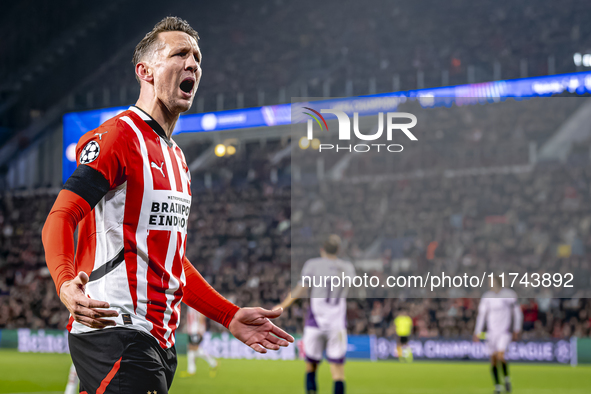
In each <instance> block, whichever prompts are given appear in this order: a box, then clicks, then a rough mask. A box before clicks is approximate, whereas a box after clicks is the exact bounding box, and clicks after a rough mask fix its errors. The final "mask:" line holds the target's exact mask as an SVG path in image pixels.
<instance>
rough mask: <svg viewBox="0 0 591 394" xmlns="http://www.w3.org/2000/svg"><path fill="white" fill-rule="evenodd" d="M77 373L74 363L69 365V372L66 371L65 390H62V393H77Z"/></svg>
mask: <svg viewBox="0 0 591 394" xmlns="http://www.w3.org/2000/svg"><path fill="white" fill-rule="evenodd" d="M78 383H80V381H79V380H78V374H77V373H76V367H75V366H74V364H72V366H71V367H70V372H69V373H68V384H67V385H66V390H64V394H76V393H78Z"/></svg>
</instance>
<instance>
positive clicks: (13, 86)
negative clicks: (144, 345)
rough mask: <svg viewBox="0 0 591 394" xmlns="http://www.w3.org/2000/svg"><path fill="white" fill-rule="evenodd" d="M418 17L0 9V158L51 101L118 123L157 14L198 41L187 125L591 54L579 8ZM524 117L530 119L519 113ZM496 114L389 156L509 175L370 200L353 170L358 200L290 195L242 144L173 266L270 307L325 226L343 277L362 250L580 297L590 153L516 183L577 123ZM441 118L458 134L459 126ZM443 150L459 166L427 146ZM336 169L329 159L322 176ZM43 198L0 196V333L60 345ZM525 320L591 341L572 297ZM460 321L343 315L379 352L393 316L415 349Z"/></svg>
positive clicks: (536, 332) (389, 7)
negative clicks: (505, 272)
mask: <svg viewBox="0 0 591 394" xmlns="http://www.w3.org/2000/svg"><path fill="white" fill-rule="evenodd" d="M427 3H428V5H425V4H423V5H422V6H420V7H418V6H417V3H416V2H415V3H413V2H402V1H400V2H391V1H377V0H376V1H372V4H371V7H369V6H368V5H367V3H364V2H359V1H353V0H346V1H339V2H329V1H326V2H317V1H311V0H305V1H299V2H289V1H286V0H275V1H251V2H248V3H246V2H238V1H235V2H232V3H222V2H208V3H206V4H200V5H199V6H195V4H194V2H190V1H188V0H183V1H175V2H156V3H151V5H152V7H138V6H137V5H138V3H137V2H135V1H132V0H124V1H120V2H110V3H108V5H105V3H101V2H90V3H89V2H86V3H82V2H77V1H73V0H54V1H53V2H47V3H44V2H34V1H32V0H27V1H20V2H12V3H10V4H6V5H3V11H4V12H3V15H2V16H0V20H1V21H2V23H0V32H1V33H2V37H3V39H2V40H0V74H1V75H5V76H6V78H5V79H4V82H1V83H0V102H2V105H0V143H1V142H4V141H5V140H7V139H8V138H9V137H10V136H11V135H12V134H13V131H14V130H17V129H23V128H25V127H27V126H28V125H29V124H30V123H31V122H34V121H35V120H36V119H39V118H42V117H43V116H44V114H46V113H48V112H49V111H50V110H51V109H52V108H54V106H55V105H57V104H59V103H62V104H63V105H62V107H60V111H61V112H60V111H57V112H59V113H62V112H63V111H65V110H82V109H89V108H99V107H106V106H114V105H129V104H130V103H131V102H132V101H133V99H134V98H135V97H136V95H137V88H138V87H137V83H136V82H135V79H134V74H133V67H132V65H131V64H130V57H131V55H130V54H131V53H132V51H133V47H134V46H135V44H136V43H137V42H138V41H139V39H140V38H141V37H138V36H137V34H138V32H145V31H147V30H148V29H149V28H150V27H151V26H152V25H153V24H154V23H155V22H156V21H157V20H159V19H160V16H161V15H164V14H177V15H179V16H181V17H183V18H185V19H187V20H189V22H191V23H192V24H193V26H194V27H195V28H196V30H197V31H198V32H199V34H200V36H201V43H200V45H201V49H202V51H203V59H204V60H203V70H204V76H203V79H202V82H201V86H200V88H199V91H198V93H197V102H196V104H195V105H194V106H193V109H192V110H191V111H193V112H195V111H210V110H216V109H222V108H226V109H227V108H237V107H241V106H253V105H261V104H275V103H279V102H288V101H289V98H290V97H298V96H344V95H353V94H367V93H379V92H386V91H393V90H398V89H414V88H417V87H421V86H424V87H429V86H441V85H446V84H459V83H466V82H479V81H490V80H494V79H499V78H504V79H507V78H517V77H521V76H533V75H544V74H547V73H560V72H572V71H576V67H575V66H574V64H573V60H572V59H573V58H572V55H573V53H574V52H577V51H581V50H585V49H587V48H590V47H591V41H590V40H591V24H589V23H588V22H587V20H586V19H584V18H585V16H586V13H585V12H582V11H585V7H586V6H587V2H586V1H580V0H569V1H561V2H556V1H550V0H541V1H537V2H536V3H535V4H534V3H527V4H521V3H517V2H512V1H492V0H486V1H479V2H476V3H469V2H468V3H467V2H460V1H457V0H452V1H446V2H440V1H434V0H433V1H428V2H427ZM341 8H343V9H347V12H346V13H345V12H339V10H340V9H341ZM132 14H133V15H134V17H133V18H130V17H129V15H132ZM154 18H156V19H154ZM22 26H26V28H22ZM343 32H346V33H345V34H343ZM114 48H115V49H114ZM5 54H10V56H8V55H5ZM368 76H371V78H370V77H368ZM240 94H242V96H240ZM222 95H223V96H222ZM240 97H242V98H240ZM60 105H61V104H60ZM496 105H499V106H503V105H505V104H496ZM527 106H533V107H534V108H533V110H534V111H536V114H539V115H541V116H539V117H536V118H532V117H531V116H527V114H526V115H524V113H525V112H527V108H529V107H527ZM506 107H507V108H506V111H505V112H504V116H502V117H499V116H498V113H497V112H494V111H492V110H491V107H489V106H480V107H477V108H474V107H473V108H471V109H470V110H465V109H462V108H456V109H454V110H456V111H458V112H457V113H453V112H451V111H450V109H434V110H432V111H433V112H432V114H435V115H433V116H432V117H431V119H433V120H432V121H431V120H429V119H428V120H427V122H426V123H421V124H420V125H419V126H418V128H419V129H418V132H419V133H420V131H421V130H420V128H421V127H424V129H425V130H428V131H429V133H425V134H424V135H423V136H422V138H423V140H424V141H425V143H424V144H422V145H421V149H422V151H421V152H418V154H416V155H407V156H404V157H403V158H402V159H401V160H402V161H401V162H400V163H399V165H398V167H397V168H398V169H399V171H400V172H410V171H413V170H416V169H422V170H428V169H438V168H446V169H450V168H452V169H462V168H473V167H478V166H497V165H507V164H515V165H522V166H523V168H522V170H520V171H517V172H512V173H508V174H498V173H488V174H480V175H470V176H453V177H445V176H442V175H441V174H440V173H439V174H434V175H433V176H425V177H411V176H409V177H401V178H398V179H395V180H391V181H388V182H372V180H371V179H365V178H367V177H365V174H367V173H369V172H372V171H374V170H376V169H379V168H383V167H384V166H383V163H380V162H379V161H378V162H376V161H374V160H372V158H371V157H370V156H371V155H368V157H367V158H366V159H364V161H360V162H358V163H355V164H354V165H351V166H349V167H348V169H347V171H346V173H345V178H348V179H349V180H353V179H356V180H357V181H358V182H359V183H352V182H349V183H348V182H336V181H335V182H332V183H327V184H326V185H328V186H329V187H327V186H326V185H325V187H322V186H321V185H312V186H311V188H310V189H308V190H307V191H306V192H301V193H300V191H299V190H292V188H291V186H290V180H289V177H290V176H291V175H292V169H293V167H292V166H291V161H290V160H289V158H288V159H285V160H283V161H281V162H280V163H274V164H273V165H272V164H271V163H270V160H269V158H270V157H271V156H273V155H274V154H275V153H277V152H278V151H279V150H281V149H284V148H285V147H286V146H287V145H286V144H287V141H281V140H269V141H267V142H266V143H265V144H258V143H256V144H251V145H244V146H242V147H241V148H240V149H239V150H238V153H237V154H236V155H235V156H231V157H225V158H221V159H218V161H217V162H216V165H215V167H216V170H215V171H213V170H211V169H210V170H211V171H213V172H214V174H213V176H214V177H213V178H214V179H213V185H212V186H211V187H210V186H207V185H206V184H205V183H206V182H203V181H202V179H203V174H194V178H193V179H194V180H193V206H192V210H191V216H190V224H189V239H188V242H187V257H188V258H189V260H191V261H192V262H193V263H194V264H195V266H196V267H197V268H198V269H199V270H200V272H201V273H202V274H203V275H204V276H205V277H206V279H207V280H208V281H209V282H210V283H211V284H212V285H213V286H214V287H215V288H216V289H217V290H219V291H220V292H221V293H222V294H224V295H226V296H228V297H229V298H230V299H232V301H234V302H236V303H237V304H239V305H243V306H250V305H253V306H255V305H256V306H259V305H260V306H265V307H272V306H274V305H275V304H277V303H278V302H279V301H280V300H281V299H282V298H283V297H284V296H285V295H286V293H287V291H288V290H289V287H290V261H291V258H292V257H293V256H295V258H296V259H297V260H298V262H299V263H301V262H303V261H304V260H305V259H307V258H310V257H312V256H315V255H316V253H317V248H318V245H319V240H318V238H317V237H316V236H315V235H318V234H323V233H326V232H329V231H333V230H332V229H334V228H336V229H338V232H339V234H340V235H341V236H342V238H343V239H344V240H345V242H346V249H345V255H346V257H347V258H349V259H351V260H352V261H354V262H357V261H361V260H365V259H367V258H368V256H366V255H365V251H366V250H368V249H370V247H371V246H372V245H377V249H376V250H377V254H376V255H373V256H370V258H372V259H374V260H375V259H378V260H380V261H381V267H380V269H378V270H376V272H375V274H376V275H388V274H401V273H402V274H405V272H409V271H410V270H411V268H412V269H424V268H425V267H428V266H430V265H433V266H438V267H445V270H446V271H447V272H455V271H457V272H459V270H462V272H464V271H470V270H473V271H476V270H480V271H482V269H483V268H484V267H486V266H488V265H491V264H492V265H495V266H497V267H502V266H512V267H515V266H519V267H521V268H524V269H525V268H538V267H543V268H544V269H546V270H548V271H551V270H552V271H553V272H555V271H560V272H567V271H568V272H574V273H575V280H576V281H580V282H578V283H577V285H578V286H579V288H584V287H586V288H589V286H590V282H589V281H590V280H591V273H590V269H591V267H590V264H591V263H590V262H591V205H590V203H589V193H590V192H591V170H589V168H588V164H589V161H588V160H589V155H588V152H589V141H586V142H584V143H582V144H581V146H580V147H581V148H582V151H583V152H584V157H583V158H584V160H583V161H582V163H570V164H573V165H569V166H564V165H556V164H549V165H537V166H533V165H530V160H529V159H530V158H529V156H528V150H529V144H530V143H531V142H535V143H537V144H542V143H543V142H545V141H546V140H547V138H548V137H549V136H550V135H551V134H552V133H553V132H554V131H556V128H557V127H558V126H559V124H558V123H556V121H557V120H561V119H564V118H566V117H567V115H568V114H570V113H572V112H573V111H574V110H575V108H576V105H575V103H574V101H570V102H569V101H568V100H560V101H553V102H551V103H550V102H549V101H544V102H539V101H538V102H534V101H533V100H532V102H531V103H528V102H524V103H523V106H522V107H514V106H511V105H506ZM526 107H527V108H526ZM524 108H525V109H524ZM57 112H56V113H57ZM458 118H459V119H462V121H463V122H464V123H465V124H466V125H467V127H465V128H461V129H460V128H457V127H456V126H457V124H458V123H457V120H456V119H458ZM56 119H57V120H56V122H59V117H56ZM532 119H534V120H535V121H534V122H532ZM460 130H461V131H464V132H463V133H461V132H459V131H460ZM500 141H506V143H507V145H506V146H505V145H502V144H500ZM19 144H20V145H19V146H20V147H24V146H26V145H27V144H28V142H27V141H25V140H19ZM445 144H448V145H445ZM451 145H454V146H455V147H456V149H454V150H451V149H443V148H442V147H445V146H451ZM436 147H437V149H436ZM509 147H511V148H510V149H509ZM205 148H206V147H203V146H198V145H195V146H192V147H188V148H187V149H185V154H187V157H189V156H191V157H193V158H194V157H196V156H197V155H199V154H201V153H202V152H203V151H204V149H205ZM331 160H333V161H331ZM335 160H336V159H331V158H330V157H327V162H326V163H325V165H326V168H330V167H331V166H332V165H333V164H334V163H335ZM390 164H391V163H390ZM580 164H582V165H583V166H587V168H585V167H583V166H579V165H580ZM312 165H313V168H314V169H315V168H316V163H315V162H313V163H312ZM388 168H392V167H391V166H388ZM301 170H302V171H303V172H305V171H306V168H302V169H301ZM373 173H376V172H375V171H374V172H373ZM364 177H365V178H364ZM360 185H364V186H367V187H361V186H360ZM57 192H58V191H56V190H48V189H37V190H34V191H18V192H14V193H10V192H5V193H3V194H2V195H1V196H0V328H19V327H28V328H64V327H65V324H66V322H67V317H68V313H67V311H66V309H65V308H64V307H63V305H62V304H61V302H60V301H59V299H58V297H57V295H56V292H55V289H54V285H53V282H52V280H51V277H50V275H49V272H48V270H47V269H46V268H45V262H44V256H43V248H42V245H41V229H42V226H43V223H44V220H45V218H46V216H47V214H48V212H49V210H50V208H51V205H52V204H53V201H54V200H55V198H56V196H57ZM292 193H293V194H294V196H292ZM341 196H342V197H341ZM294 197H295V199H294ZM292 201H293V202H294V203H293V204H292ZM355 203H361V205H365V206H371V207H372V208H373V209H374V211H375V210H376V207H377V213H376V212H374V214H373V216H372V215H371V214H369V215H365V214H364V213H363V211H362V210H351V209H350V207H351V206H352V205H353V204H355ZM345 212H350V214H348V215H345V214H344V213H345ZM315 217H318V218H320V217H323V218H328V219H329V220H317V219H315ZM302 223H306V224H311V225H310V226H309V228H305V226H303V225H302ZM294 229H297V231H292V230H294ZM292 236H293V238H292ZM586 296H587V297H589V295H586ZM523 302H524V304H523V305H522V308H523V310H524V315H525V320H524V329H525V330H526V332H525V334H524V335H525V336H526V337H528V338H543V337H555V338H564V337H568V336H570V335H577V336H590V335H591V302H590V299H589V298H585V296H584V295H581V294H580V293H577V292H574V293H572V294H568V297H566V298H561V299H558V298H552V295H551V294H547V293H544V292H541V293H540V294H539V296H537V297H534V298H531V299H529V300H527V301H525V300H524V301H523ZM305 307H306V302H305V301H304V302H302V303H300V304H297V305H295V306H294V307H293V308H291V309H290V310H289V311H288V313H287V314H286V316H284V317H282V318H281V319H282V321H281V322H280V324H281V325H282V326H283V327H284V328H286V329H287V330H289V331H290V332H301V330H302V326H303V319H304V316H305V314H304V310H305ZM476 308H477V300H476V299H471V298H456V299H412V298H404V297H401V298H395V299H388V298H379V299H360V300H349V301H348V319H349V321H348V326H349V329H350V332H351V333H354V334H361V333H369V334H376V335H386V336H390V335H393V330H392V320H393V318H394V316H395V315H396V314H397V313H398V311H400V310H405V311H407V312H408V313H409V314H410V315H411V316H412V317H413V320H414V323H415V335H417V336H423V337H425V336H445V337H456V336H470V335H471V333H472V331H473V326H474V322H475V316H476ZM211 328H212V329H213V330H216V329H219V327H217V326H212V327H211Z"/></svg>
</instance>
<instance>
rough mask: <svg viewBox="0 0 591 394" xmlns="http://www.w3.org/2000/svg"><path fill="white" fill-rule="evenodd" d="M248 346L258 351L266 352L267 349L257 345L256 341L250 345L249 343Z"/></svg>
mask: <svg viewBox="0 0 591 394" xmlns="http://www.w3.org/2000/svg"><path fill="white" fill-rule="evenodd" d="M250 347H251V348H252V349H253V350H254V351H255V352H258V353H267V349H265V348H264V347H262V346H261V345H259V344H258V343H253V344H252V345H250Z"/></svg>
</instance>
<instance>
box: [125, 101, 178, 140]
mask: <svg viewBox="0 0 591 394" xmlns="http://www.w3.org/2000/svg"><path fill="white" fill-rule="evenodd" d="M135 106H136V107H138V108H139V109H141V110H142V111H144V112H145V113H147V114H148V115H150V116H151V117H152V119H154V120H155V121H156V122H158V124H159V125H160V127H162V129H163V130H164V132H165V133H166V137H167V138H168V139H170V137H171V136H172V132H173V131H174V126H175V125H176V122H177V120H179V115H180V114H176V115H175V114H173V113H171V112H170V111H169V110H168V109H167V108H166V107H165V106H164V105H163V104H162V102H161V101H160V100H157V99H154V100H150V99H146V98H144V97H142V95H141V94H140V97H139V99H138V101H137V102H136V103H135Z"/></svg>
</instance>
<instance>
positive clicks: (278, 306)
mask: <svg viewBox="0 0 591 394" xmlns="http://www.w3.org/2000/svg"><path fill="white" fill-rule="evenodd" d="M277 309H285V308H283V305H281V304H277V305H275V306H274V307H273V309H271V310H273V311H276V310H277Z"/></svg>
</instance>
